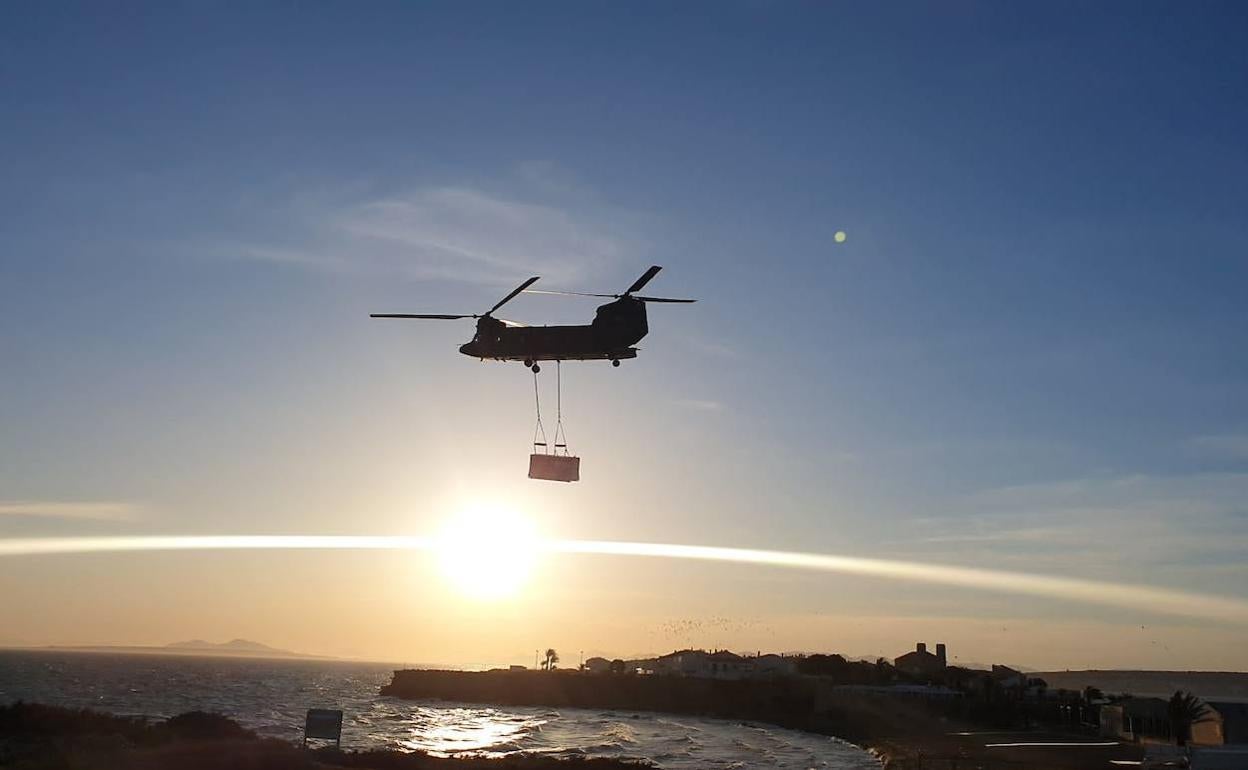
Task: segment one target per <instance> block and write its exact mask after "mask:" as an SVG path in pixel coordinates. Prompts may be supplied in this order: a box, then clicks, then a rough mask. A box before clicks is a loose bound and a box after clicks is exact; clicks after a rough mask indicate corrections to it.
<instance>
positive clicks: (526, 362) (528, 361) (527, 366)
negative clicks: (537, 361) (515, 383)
mask: <svg viewBox="0 0 1248 770" xmlns="http://www.w3.org/2000/svg"><path fill="white" fill-rule="evenodd" d="M524 368H525V369H532V368H533V359H531V358H526V359H524Z"/></svg>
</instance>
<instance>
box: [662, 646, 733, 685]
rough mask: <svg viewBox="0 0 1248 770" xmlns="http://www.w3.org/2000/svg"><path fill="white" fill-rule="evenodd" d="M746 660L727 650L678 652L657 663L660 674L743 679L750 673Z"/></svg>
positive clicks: (665, 656)
mask: <svg viewBox="0 0 1248 770" xmlns="http://www.w3.org/2000/svg"><path fill="white" fill-rule="evenodd" d="M745 660H746V659H745V658H742V657H741V656H740V655H737V654H736V653H733V652H728V651H727V650H716V651H714V652H707V651H706V650H677V651H676V652H673V653H670V654H668V655H663V656H661V657H660V658H659V659H658V660H657V661H656V664H657V665H656V671H657V672H658V673H660V674H674V675H676V676H694V677H702V678H706V679H741V678H743V677H744V676H745V675H746V674H747V673H748V671H749V667H748V666H747V664H746V662H745Z"/></svg>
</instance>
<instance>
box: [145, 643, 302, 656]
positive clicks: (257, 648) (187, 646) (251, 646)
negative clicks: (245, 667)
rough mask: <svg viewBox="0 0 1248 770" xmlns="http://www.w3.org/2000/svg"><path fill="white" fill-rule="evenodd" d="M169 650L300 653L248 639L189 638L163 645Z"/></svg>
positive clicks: (271, 653)
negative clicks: (220, 640) (209, 639)
mask: <svg viewBox="0 0 1248 770" xmlns="http://www.w3.org/2000/svg"><path fill="white" fill-rule="evenodd" d="M165 648H166V649H170V650H195V651H197V652H221V653H226V654H230V655H280V656H286V655H300V653H297V652H291V651H290V650H279V649H278V648H276V647H270V646H269V645H267V644H261V643H260V642H253V641H251V640H250V639H231V640H230V641H228V642H206V641H204V640H203V639H191V640H190V641H187V642H171V643H170V644H166V645H165Z"/></svg>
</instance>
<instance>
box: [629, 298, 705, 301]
mask: <svg viewBox="0 0 1248 770" xmlns="http://www.w3.org/2000/svg"><path fill="white" fill-rule="evenodd" d="M633 299H639V300H641V301H642V302H697V300H696V299H672V298H671V297H633Z"/></svg>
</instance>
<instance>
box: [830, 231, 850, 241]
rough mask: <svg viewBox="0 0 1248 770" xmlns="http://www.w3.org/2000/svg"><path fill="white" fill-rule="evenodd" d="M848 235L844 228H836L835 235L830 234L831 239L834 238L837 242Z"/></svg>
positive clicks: (843, 239)
mask: <svg viewBox="0 0 1248 770" xmlns="http://www.w3.org/2000/svg"><path fill="white" fill-rule="evenodd" d="M848 237H849V236H848V235H846V234H845V231H844V230H837V231H836V235H834V236H832V238H833V240H835V241H836V242H837V243H844V242H845V239H846V238H848Z"/></svg>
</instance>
